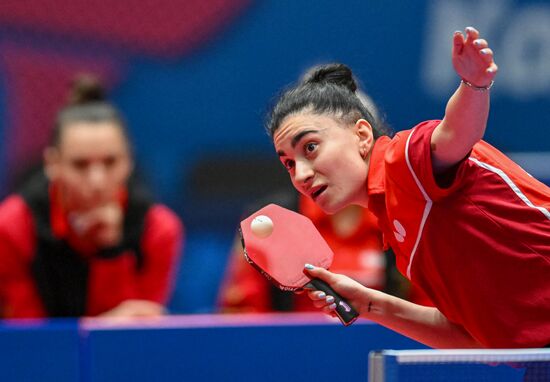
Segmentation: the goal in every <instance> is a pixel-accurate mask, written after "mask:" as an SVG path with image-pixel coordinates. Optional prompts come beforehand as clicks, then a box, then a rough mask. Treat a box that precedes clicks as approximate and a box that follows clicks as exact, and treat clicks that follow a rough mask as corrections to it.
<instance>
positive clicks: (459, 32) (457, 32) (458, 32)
mask: <svg viewBox="0 0 550 382" xmlns="http://www.w3.org/2000/svg"><path fill="white" fill-rule="evenodd" d="M461 33H462V32H461V31H454V34H455V35H456V34H461Z"/></svg>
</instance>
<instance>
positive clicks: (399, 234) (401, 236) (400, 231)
mask: <svg viewBox="0 0 550 382" xmlns="http://www.w3.org/2000/svg"><path fill="white" fill-rule="evenodd" d="M393 227H394V228H395V231H394V232H393V234H394V235H395V238H396V239H397V241H398V242H400V243H402V242H404V241H405V236H407V231H405V227H403V224H401V223H400V222H399V220H394V221H393Z"/></svg>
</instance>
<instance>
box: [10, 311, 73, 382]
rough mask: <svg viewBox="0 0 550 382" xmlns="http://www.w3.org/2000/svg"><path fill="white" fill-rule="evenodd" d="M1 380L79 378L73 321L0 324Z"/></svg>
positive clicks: (65, 379) (61, 381) (60, 380)
mask: <svg viewBox="0 0 550 382" xmlns="http://www.w3.org/2000/svg"><path fill="white" fill-rule="evenodd" d="M0 349H1V350H0V370H1V377H0V380H2V381H3V382H4V381H14V382H15V381H17V382H23V381H33V382H34V381H55V382H65V381H67V382H68V381H71V382H73V381H78V380H79V378H80V375H79V338H78V327H77V323H76V322H74V321H55V320H51V321H44V322H38V321H21V322H2V323H1V324H0Z"/></svg>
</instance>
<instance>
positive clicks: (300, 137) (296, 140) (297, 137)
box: [277, 130, 319, 157]
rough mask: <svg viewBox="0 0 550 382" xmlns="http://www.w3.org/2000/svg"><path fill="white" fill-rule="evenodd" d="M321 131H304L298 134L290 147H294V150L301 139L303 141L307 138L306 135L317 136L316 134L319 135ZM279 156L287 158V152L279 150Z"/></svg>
mask: <svg viewBox="0 0 550 382" xmlns="http://www.w3.org/2000/svg"><path fill="white" fill-rule="evenodd" d="M318 132H319V130H303V131H300V132H299V133H298V134H296V135H295V136H294V137H293V138H292V141H290V145H291V146H292V148H295V147H296V145H297V144H298V142H300V139H302V138H303V137H305V136H306V135H308V134H315V133H318ZM277 154H278V155H279V156H280V157H282V156H285V155H286V154H285V152H284V151H283V150H279V151H277Z"/></svg>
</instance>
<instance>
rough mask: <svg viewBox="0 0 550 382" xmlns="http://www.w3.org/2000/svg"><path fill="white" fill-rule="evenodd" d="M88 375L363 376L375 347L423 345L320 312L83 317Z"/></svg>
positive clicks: (270, 378)
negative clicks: (118, 320) (143, 319)
mask: <svg viewBox="0 0 550 382" xmlns="http://www.w3.org/2000/svg"><path fill="white" fill-rule="evenodd" d="M83 330H84V331H85V332H86V336H85V338H86V344H85V346H86V354H87V359H88V363H87V364H86V365H85V369H84V370H83V373H84V374H85V375H87V376H89V379H86V382H96V381H102V382H109V381H120V380H131V381H136V382H137V381H153V380H155V381H298V380H300V381H302V380H311V381H316V382H322V381H334V380H349V381H352V380H353V381H359V380H363V381H364V380H366V378H367V368H368V353H369V351H370V350H373V349H381V348H393V349H405V348H420V347H421V345H420V344H418V343H416V342H414V341H412V340H409V339H407V338H405V337H402V336H400V335H398V334H396V333H394V332H391V331H389V330H387V329H385V328H383V327H381V326H378V325H375V324H372V323H369V322H366V321H358V322H356V323H355V324H353V325H352V326H350V327H347V328H346V327H343V326H342V325H341V324H340V323H339V322H334V321H332V320H329V319H328V318H324V316H323V315H320V314H313V315H311V314H302V315H282V316H239V315H235V316H204V315H197V316H187V317H183V316H182V317H172V318H169V319H167V320H163V321H162V322H158V323H156V324H155V326H154V327H147V325H146V324H145V325H143V324H142V325H141V326H134V327H132V326H128V325H127V326H120V325H119V326H115V327H109V326H108V325H106V324H104V323H101V322H99V323H96V324H93V323H92V324H87V325H85V327H84V329H83Z"/></svg>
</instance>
